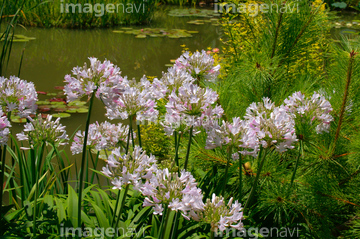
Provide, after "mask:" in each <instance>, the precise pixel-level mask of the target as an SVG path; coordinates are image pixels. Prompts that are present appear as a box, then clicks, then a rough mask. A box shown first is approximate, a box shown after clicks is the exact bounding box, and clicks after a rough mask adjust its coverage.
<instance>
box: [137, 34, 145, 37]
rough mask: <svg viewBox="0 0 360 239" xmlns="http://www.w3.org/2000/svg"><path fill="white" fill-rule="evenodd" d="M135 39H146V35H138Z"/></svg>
mask: <svg viewBox="0 0 360 239" xmlns="http://www.w3.org/2000/svg"><path fill="white" fill-rule="evenodd" d="M135 38H146V35H144V34H140V35H136V36H135Z"/></svg>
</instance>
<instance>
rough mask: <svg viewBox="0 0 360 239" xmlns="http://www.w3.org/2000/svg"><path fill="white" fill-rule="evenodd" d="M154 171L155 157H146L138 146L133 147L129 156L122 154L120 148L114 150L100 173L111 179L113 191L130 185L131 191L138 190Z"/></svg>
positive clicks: (155, 167) (155, 166)
mask: <svg viewBox="0 0 360 239" xmlns="http://www.w3.org/2000/svg"><path fill="white" fill-rule="evenodd" d="M155 171H157V165H156V160H155V156H153V155H150V156H148V155H146V152H145V151H143V150H142V149H141V148H140V147H139V146H135V148H134V150H133V152H132V153H129V154H122V153H121V152H120V148H116V149H114V150H113V151H112V153H111V154H110V155H109V157H108V160H107V165H106V167H103V170H102V173H103V174H104V175H106V176H107V177H110V178H111V179H112V180H111V183H112V184H113V185H114V187H113V189H121V188H122V187H123V186H126V185H128V184H131V185H133V189H135V190H139V189H140V188H141V187H142V186H143V180H149V179H151V178H152V176H153V172H155Z"/></svg>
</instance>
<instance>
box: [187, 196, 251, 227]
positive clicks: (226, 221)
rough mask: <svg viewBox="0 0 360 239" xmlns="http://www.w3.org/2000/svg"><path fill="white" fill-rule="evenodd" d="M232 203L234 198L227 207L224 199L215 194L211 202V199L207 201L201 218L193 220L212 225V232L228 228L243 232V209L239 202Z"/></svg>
mask: <svg viewBox="0 0 360 239" xmlns="http://www.w3.org/2000/svg"><path fill="white" fill-rule="evenodd" d="M232 202H233V198H231V199H230V200H229V202H228V204H227V205H226V204H225V200H224V198H223V197H218V196H216V195H215V194H213V195H212V198H211V200H210V199H209V198H208V199H207V200H206V203H205V204H204V208H203V210H202V211H201V213H199V217H198V218H193V219H194V220H195V221H201V222H205V223H207V224H210V225H211V231H212V232H217V231H218V230H220V231H224V230H225V229H226V228H228V227H232V228H235V229H236V230H242V229H244V226H243V223H242V221H241V220H242V219H243V212H242V209H243V208H242V207H241V204H240V203H238V201H235V202H234V203H232Z"/></svg>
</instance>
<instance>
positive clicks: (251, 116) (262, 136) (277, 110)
mask: <svg viewBox="0 0 360 239" xmlns="http://www.w3.org/2000/svg"><path fill="white" fill-rule="evenodd" d="M244 118H245V120H247V121H248V124H249V127H248V134H249V136H250V139H256V142H248V143H249V145H248V146H247V147H248V148H252V149H253V150H254V152H256V151H257V150H258V149H259V146H260V144H261V145H262V147H263V148H268V147H271V146H275V148H276V150H277V151H279V152H284V151H286V150H287V149H292V148H294V146H292V144H293V143H294V142H295V141H296V140H297V139H296V134H295V121H294V119H293V117H292V116H291V115H290V114H289V113H288V112H287V110H286V109H285V107H284V106H280V107H275V105H274V103H272V102H271V101H270V99H269V98H263V102H259V103H252V104H251V105H250V106H249V107H248V108H247V109H246V115H245V117H244ZM245 148H246V145H245Z"/></svg>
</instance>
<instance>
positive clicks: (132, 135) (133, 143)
mask: <svg viewBox="0 0 360 239" xmlns="http://www.w3.org/2000/svg"><path fill="white" fill-rule="evenodd" d="M132 124H133V116H130V126H129V127H130V132H131V133H130V136H131V141H132V146H133V149H134V148H135V141H134V134H133V128H132V126H133V125H132Z"/></svg>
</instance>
